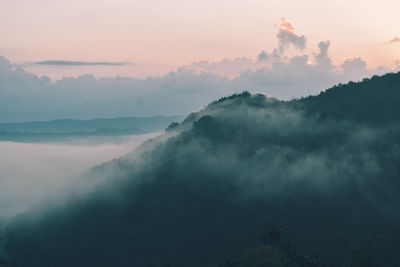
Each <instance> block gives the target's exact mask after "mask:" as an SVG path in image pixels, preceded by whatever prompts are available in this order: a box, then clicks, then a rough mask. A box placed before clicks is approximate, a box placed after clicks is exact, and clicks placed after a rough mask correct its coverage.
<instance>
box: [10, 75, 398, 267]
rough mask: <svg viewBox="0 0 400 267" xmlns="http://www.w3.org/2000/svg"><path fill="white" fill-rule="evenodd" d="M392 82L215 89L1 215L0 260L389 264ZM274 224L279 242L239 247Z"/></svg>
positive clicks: (393, 197) (392, 257)
mask: <svg viewBox="0 0 400 267" xmlns="http://www.w3.org/2000/svg"><path fill="white" fill-rule="evenodd" d="M399 92H400V73H391V74H387V75H384V76H381V77H373V78H372V79H368V80H363V81H362V82H359V83H349V84H346V85H338V86H335V87H334V88H331V89H328V90H326V91H325V92H323V93H321V94H319V95H316V96H309V97H306V98H302V99H295V100H292V101H286V102H285V101H279V100H277V99H272V98H267V97H265V96H264V95H251V94H250V93H247V92H245V93H242V94H237V95H232V96H230V97H226V98H222V99H220V100H218V101H215V102H213V103H211V104H209V105H208V106H207V107H206V108H205V109H203V110H201V111H199V112H197V113H192V114H190V115H189V116H188V117H187V118H186V119H185V120H184V121H183V122H182V123H180V124H178V123H174V124H171V126H170V127H168V129H167V131H166V133H165V134H164V135H162V136H160V137H159V138H156V139H154V140H150V141H148V142H146V143H145V144H143V145H142V146H141V147H139V148H138V149H137V150H135V151H133V152H132V153H130V154H128V155H126V156H124V157H122V158H120V159H117V160H114V161H112V162H108V163H104V164H102V165H100V166H97V167H95V168H94V169H93V170H91V172H90V173H89V174H88V177H87V178H88V179H89V178H91V179H104V181H105V182H104V184H103V185H102V186H100V187H99V188H97V189H96V190H95V191H94V192H91V193H88V194H85V195H83V196H80V197H75V198H71V199H69V200H68V201H63V202H62V204H53V205H47V206H44V207H41V208H40V207H36V208H34V209H32V210H30V211H29V212H26V213H24V214H20V215H19V216H17V217H16V218H14V220H13V221H12V222H11V223H10V224H9V225H8V230H7V244H6V247H7V252H8V256H9V261H10V262H11V263H12V264H16V266H22V267H23V266H30V267H31V266H139V267H140V266H218V264H220V263H221V265H219V266H254V267H261V266H339V264H345V263H349V265H345V266H352V267H361V266H362V267H366V266H374V267H375V266H388V267H391V266H393V267H394V266H400V258H399V257H398V256H397V254H398V251H399V249H400V180H399V177H400V167H399V166H400V164H399V162H400V118H399V115H398V114H400V113H398V110H399V105H398V103H399V102H400V93H399ZM274 225H279V227H281V228H282V229H284V230H285V232H286V233H287V235H288V237H289V238H290V241H288V240H286V241H280V242H279V243H278V242H277V241H276V240H277V238H276V236H277V235H276V234H272V235H269V241H268V242H269V243H268V244H267V245H264V246H263V247H261V248H253V249H250V251H251V252H248V251H249V250H248V248H249V247H250V248H251V247H252V246H254V245H257V244H261V243H262V237H263V235H264V234H265V233H267V232H268V229H270V228H271V227H273V226H274ZM279 229H280V228H279ZM273 233H274V232H273ZM366 240H367V241H366ZM365 242H367V243H368V245H367V246H366V247H365V246H364V247H362V249H357V248H358V247H359V245H360V244H363V243H365ZM276 244H280V245H279V247H278V248H279V249H276V246H277V245H276ZM285 244H297V248H296V247H295V246H292V245H285ZM246 248H247V249H246ZM245 251H247V252H245ZM257 251H261V252H257ZM257 253H258V254H257ZM260 253H261V254H262V256H260V257H261V258H262V259H263V261H260V260H257V259H259V258H257V257H258V256H257V255H259V254H260ZM307 253H311V255H312V256H304V257H300V256H298V255H306V254H307ZM249 255H250V256H249ZM254 255H256V256H254ZM310 257H318V258H319V260H310V259H311V258H310ZM230 259H233V260H232V261H226V260H230ZM252 259H253V260H252ZM236 260H237V261H236ZM240 262H242V263H240ZM262 262H269V263H271V262H274V263H273V264H272V263H271V264H269V263H268V264H269V265H268V264H266V263H265V264H264V265H262ZM322 262H324V264H323V263H322ZM245 263H246V264H247V265H246V264H245ZM378 263H380V264H381V265H379V264H378ZM235 264H236V265H235ZM340 266H343V265H340Z"/></svg>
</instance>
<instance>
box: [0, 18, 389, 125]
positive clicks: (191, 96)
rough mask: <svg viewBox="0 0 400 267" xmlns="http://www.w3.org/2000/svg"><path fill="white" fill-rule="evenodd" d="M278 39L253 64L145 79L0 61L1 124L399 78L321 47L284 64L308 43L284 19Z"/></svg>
mask: <svg viewBox="0 0 400 267" xmlns="http://www.w3.org/2000/svg"><path fill="white" fill-rule="evenodd" d="M277 37H278V45H277V47H276V48H274V49H272V50H271V51H266V50H263V51H262V52H261V53H260V54H259V55H258V56H257V55H256V56H255V58H254V59H251V58H246V57H237V58H234V59H223V60H221V61H217V62H210V61H199V62H193V63H191V64H188V65H185V66H181V67H179V68H178V69H177V70H175V71H171V72H170V73H168V74H167V75H165V76H162V77H155V78H151V77H149V78H147V79H136V78H122V77H116V78H100V79H97V78H96V77H94V76H93V75H83V76H80V77H77V78H72V77H64V78H63V79H60V80H58V81H56V82H54V83H53V82H51V81H50V79H49V78H48V77H46V76H43V77H38V76H36V75H33V74H30V73H27V72H26V71H24V70H23V69H22V68H20V67H14V66H13V65H12V64H11V63H10V62H9V61H8V60H7V59H5V58H1V57H0V122H8V121H30V120H50V119H64V118H75V119H91V118H95V117H105V118H107V117H121V116H152V115H160V114H162V115H181V114H188V113H190V112H193V111H196V110H199V109H201V108H202V107H204V105H206V104H207V103H209V102H211V101H213V100H214V99H216V98H219V97H222V96H227V95H230V94H232V93H235V92H241V91H245V90H248V91H251V92H263V93H267V94H268V95H270V96H272V97H277V98H280V99H291V98H294V97H301V96H306V95H308V94H316V93H318V92H320V91H321V90H325V89H327V88H329V87H331V86H333V85H335V84H337V83H346V82H348V81H351V80H352V81H358V80H360V79H362V78H365V77H370V76H373V75H379V74H383V73H385V72H389V71H394V69H393V70H392V69H388V68H385V67H378V68H374V69H368V68H367V64H366V62H365V61H364V60H363V59H361V58H356V59H348V60H346V61H345V62H343V63H342V64H338V65H334V64H333V63H332V60H331V58H330V56H329V48H330V45H331V42H330V41H323V42H320V43H319V44H318V47H317V50H316V51H315V52H312V53H310V54H307V53H304V52H303V51H298V52H299V53H300V54H297V55H295V56H287V55H286V53H285V51H286V48H287V47H288V46H294V47H295V48H298V49H300V50H301V49H302V48H304V47H305V43H306V39H307V38H306V37H305V36H304V35H302V36H300V35H298V34H296V33H295V32H294V27H293V25H292V24H291V23H289V22H288V21H286V20H285V19H282V21H281V25H280V27H279V31H278V34H277ZM177 103H179V105H177ZM49 111H51V112H49Z"/></svg>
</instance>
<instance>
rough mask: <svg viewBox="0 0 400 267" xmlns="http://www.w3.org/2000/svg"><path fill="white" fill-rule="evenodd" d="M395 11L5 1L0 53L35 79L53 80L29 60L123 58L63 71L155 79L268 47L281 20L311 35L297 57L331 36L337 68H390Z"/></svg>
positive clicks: (331, 4) (395, 50)
mask: <svg viewBox="0 0 400 267" xmlns="http://www.w3.org/2000/svg"><path fill="white" fill-rule="evenodd" d="M399 10H400V1H396V0H382V1H365V0H363V1H361V0H354V1H348V0H336V1H316V0H304V1H282V0H280V1H278V0H269V1H266V0H263V1H262V0H217V1H215V0H213V1H212V0H203V1H192V0H189V1H188V0H185V1H183V0H168V1H165V0H148V1H137V0H68V1H67V0H13V1H11V0H5V1H0V25H2V26H1V27H0V40H1V41H0V55H1V56H4V57H6V58H7V59H8V60H10V61H11V62H12V63H15V64H21V65H24V66H25V68H26V69H28V70H30V71H33V72H35V73H37V74H41V75H43V74H46V75H50V76H51V75H52V71H53V70H54V68H55V67H54V66H32V65H31V64H30V63H32V62H37V61H45V60H67V61H85V62H86V61H87V62H99V61H101V62H129V63H130V64H126V65H123V66H103V67H100V66H96V67H93V66H92V67H90V66H89V67H88V66H81V67H74V68H71V67H69V68H66V67H64V69H63V71H64V72H65V74H67V75H68V74H70V75H75V74H80V72H89V70H90V69H92V70H93V72H95V74H97V75H99V76H110V75H116V74H121V75H124V76H138V77H142V76H146V75H161V74H163V73H166V72H167V71H168V70H174V69H175V68H176V67H178V66H181V65H186V64H190V63H192V62H196V61H200V60H209V61H220V60H222V59H223V58H228V59H233V58H236V57H247V58H251V59H255V58H257V55H258V54H259V53H260V52H261V51H262V50H265V51H267V52H270V51H272V50H273V49H274V48H275V47H276V46H277V39H276V35H277V32H278V30H279V24H280V20H281V18H282V17H285V18H286V19H287V21H289V22H290V23H292V25H293V26H294V28H295V33H296V34H298V35H299V36H302V35H304V36H305V38H306V40H307V43H306V47H305V49H304V50H302V51H300V52H299V53H300V54H301V53H308V54H312V53H314V52H317V51H318V43H319V42H320V41H326V40H330V41H331V45H330V48H329V52H330V56H331V58H332V61H333V62H334V63H335V64H341V63H342V62H343V61H345V60H346V59H348V58H355V57H360V58H362V59H363V60H365V61H366V62H367V66H368V67H369V68H375V67H377V66H380V65H384V66H386V67H389V68H394V67H395V66H396V64H397V63H396V61H398V60H400V39H398V38H397V39H396V37H400V28H399V25H400V19H399V14H398V12H399ZM391 40H393V42H390V41H391ZM397 65H398V64H397ZM61 68H63V67H62V66H61ZM72 69H74V70H72ZM96 69H97V70H98V72H96ZM55 76H57V75H55Z"/></svg>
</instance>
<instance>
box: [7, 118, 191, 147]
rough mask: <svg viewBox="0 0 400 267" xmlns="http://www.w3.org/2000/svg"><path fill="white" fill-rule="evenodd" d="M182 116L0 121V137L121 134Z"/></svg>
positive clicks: (51, 138)
mask: <svg viewBox="0 0 400 267" xmlns="http://www.w3.org/2000/svg"><path fill="white" fill-rule="evenodd" d="M183 118H184V117H183V116H153V117H121V118H109V119H102V118H99V119H93V120H74V119H66V120H51V121H34V122H22V123H1V124H0V141H20V142H32V141H37V142H41V141H57V140H63V139H70V138H82V137H90V136H124V135H135V134H145V133H151V132H156V131H161V130H163V129H165V128H166V127H167V126H168V125H170V124H171V123H172V122H176V121H180V120H182V119H183Z"/></svg>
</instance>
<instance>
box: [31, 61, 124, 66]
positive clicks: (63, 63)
mask: <svg viewBox="0 0 400 267" xmlns="http://www.w3.org/2000/svg"><path fill="white" fill-rule="evenodd" d="M34 64H37V65H54V66H123V65H127V64H129V62H106V61H97V62H90V61H68V60H45V61H37V62H34Z"/></svg>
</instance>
